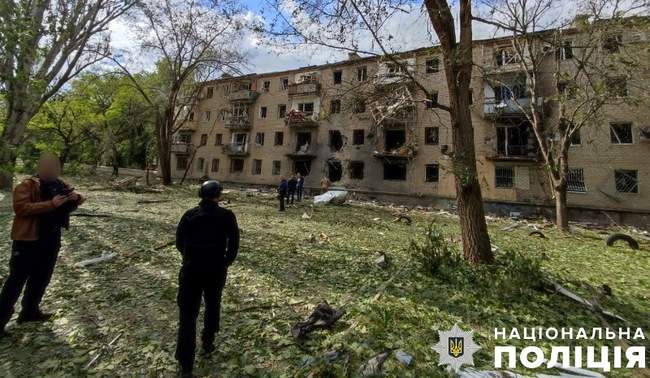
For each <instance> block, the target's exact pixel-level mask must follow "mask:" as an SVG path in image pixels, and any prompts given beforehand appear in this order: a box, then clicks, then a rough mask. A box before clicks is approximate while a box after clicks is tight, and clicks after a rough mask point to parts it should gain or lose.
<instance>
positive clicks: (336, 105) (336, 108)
mask: <svg viewBox="0 0 650 378" xmlns="http://www.w3.org/2000/svg"><path fill="white" fill-rule="evenodd" d="M340 112H341V100H332V102H330V113H332V114H337V113H340Z"/></svg>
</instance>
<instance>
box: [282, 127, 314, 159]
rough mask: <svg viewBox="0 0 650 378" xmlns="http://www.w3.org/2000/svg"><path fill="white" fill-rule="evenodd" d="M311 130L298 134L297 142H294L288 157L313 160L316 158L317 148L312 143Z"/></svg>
mask: <svg viewBox="0 0 650 378" xmlns="http://www.w3.org/2000/svg"><path fill="white" fill-rule="evenodd" d="M311 138H312V135H311V132H299V133H297V134H296V140H295V143H292V144H291V145H290V146H289V148H290V151H291V152H289V153H288V154H287V157H288V158H290V159H293V160H313V159H315V158H316V149H315V148H314V146H313V145H312V139H311Z"/></svg>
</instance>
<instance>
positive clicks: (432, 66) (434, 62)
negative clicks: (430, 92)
mask: <svg viewBox="0 0 650 378" xmlns="http://www.w3.org/2000/svg"><path fill="white" fill-rule="evenodd" d="M426 66H427V73H436V72H439V71H440V59H438V58H431V59H428V60H427V62H426Z"/></svg>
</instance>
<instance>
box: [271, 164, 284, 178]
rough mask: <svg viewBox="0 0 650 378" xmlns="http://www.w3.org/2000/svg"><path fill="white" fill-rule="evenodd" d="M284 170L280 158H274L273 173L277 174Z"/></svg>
mask: <svg viewBox="0 0 650 378" xmlns="http://www.w3.org/2000/svg"><path fill="white" fill-rule="evenodd" d="M280 172H282V162H281V161H280V160H273V169H272V171H271V173H272V174H273V175H274V176H277V175H279V174H280Z"/></svg>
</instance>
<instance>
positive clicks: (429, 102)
mask: <svg viewBox="0 0 650 378" xmlns="http://www.w3.org/2000/svg"><path fill="white" fill-rule="evenodd" d="M437 103H438V91H433V92H431V93H427V99H426V100H425V101H424V105H425V106H426V108H427V109H433V108H434V105H436V104H437Z"/></svg>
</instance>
